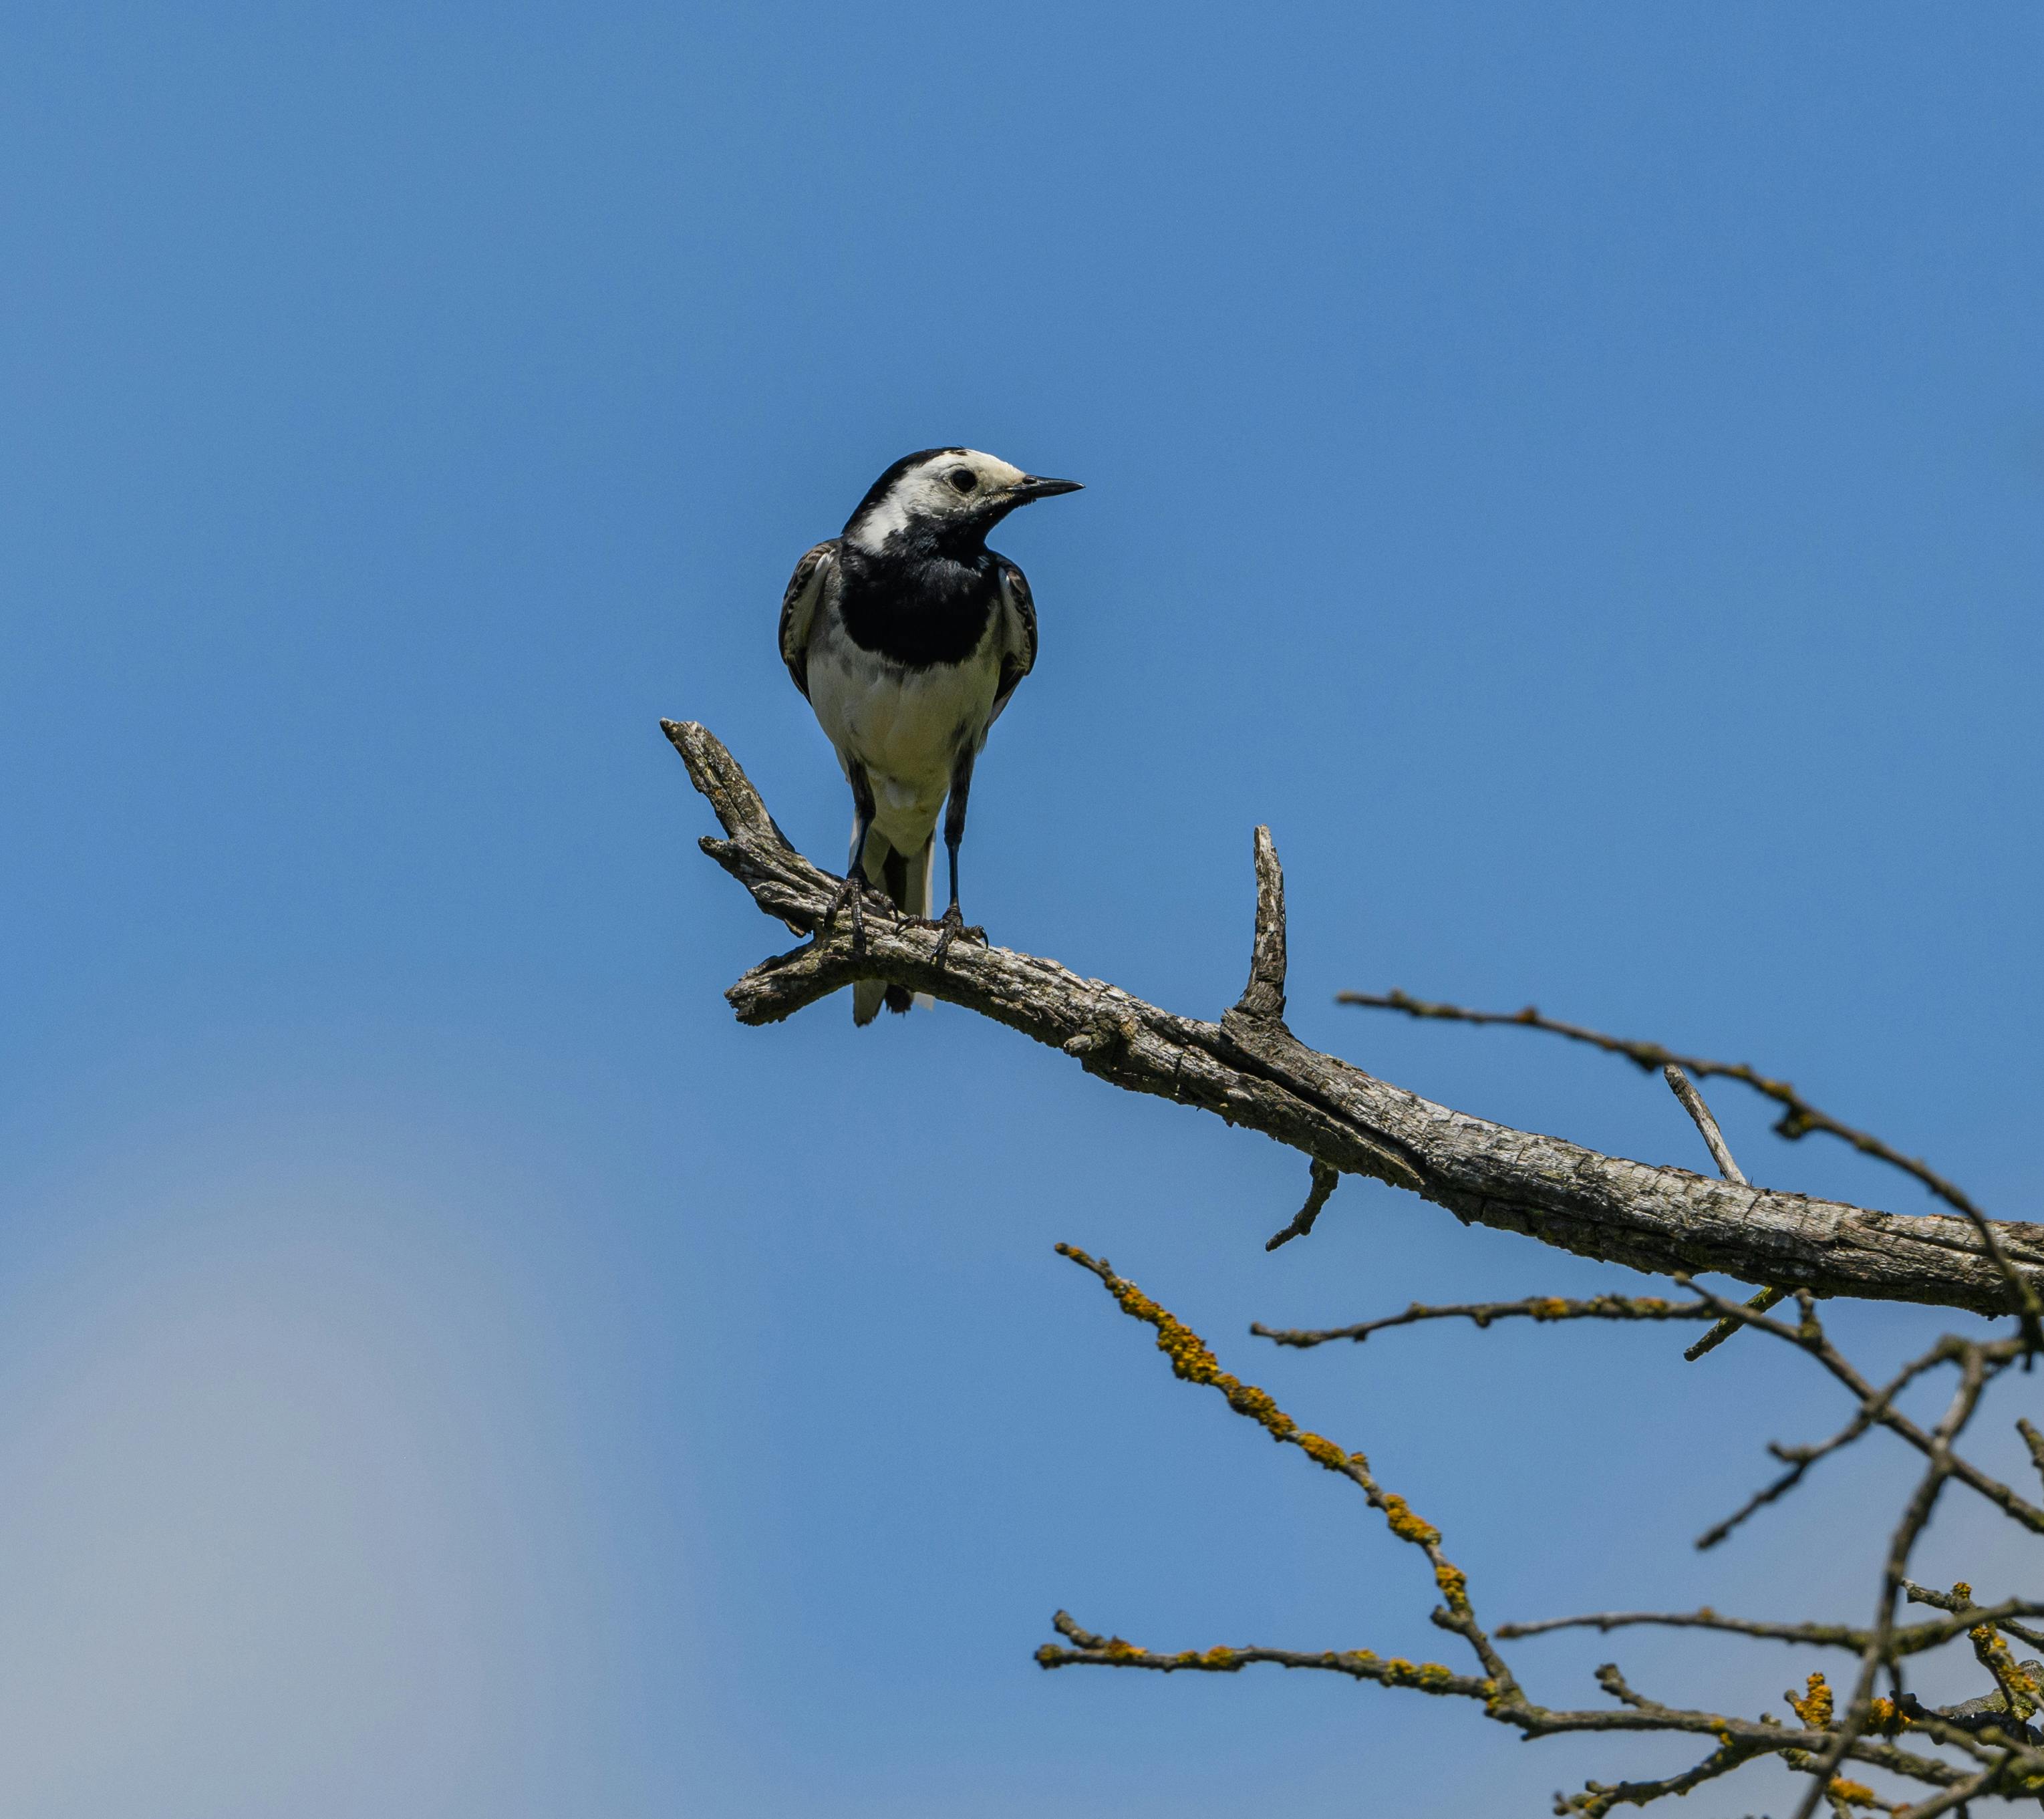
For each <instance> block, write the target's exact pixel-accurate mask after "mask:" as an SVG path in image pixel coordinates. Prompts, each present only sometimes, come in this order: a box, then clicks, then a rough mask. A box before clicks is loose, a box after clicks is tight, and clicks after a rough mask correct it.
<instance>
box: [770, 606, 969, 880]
mask: <svg viewBox="0 0 2044 1819" xmlns="http://www.w3.org/2000/svg"><path fill="white" fill-rule="evenodd" d="M991 631H992V627H990V626H989V633H991ZM998 675H999V671H998V668H997V664H996V663H995V662H994V660H993V640H992V638H991V636H989V637H988V639H986V640H985V641H983V642H982V644H981V646H980V648H979V649H978V650H977V651H975V652H974V653H973V654H972V656H970V657H968V658H967V659H966V660H965V661H964V662H963V663H955V664H949V663H939V664H936V665H934V666H932V667H931V668H928V669H924V670H910V669H905V668H903V667H901V665H900V664H899V663H890V662H889V661H888V660H886V658H884V657H880V656H875V655H874V653H873V652H870V651H864V650H861V649H860V648H859V646H857V645H856V644H853V643H852V641H851V640H850V639H849V638H848V637H847V636H845V635H844V633H843V630H842V629H840V628H839V627H838V626H837V625H835V624H827V625H819V626H818V627H817V628H816V635H815V636H813V638H812V639H811V640H810V644H809V702H810V705H811V706H813V707H814V708H815V709H816V718H817V720H818V721H820V723H821V725H822V726H823V729H824V733H826V734H827V735H828V736H829V739H830V742H831V744H832V745H834V746H835V747H836V748H837V756H838V762H839V763H840V764H842V765H843V766H845V767H846V768H847V773H848V772H849V770H850V767H851V765H852V764H853V763H859V765H861V766H863V767H864V769H865V771H866V776H867V778H868V779H869V780H870V782H871V783H872V785H873V796H874V807H875V810H876V813H875V815H874V825H875V826H876V827H878V829H880V831H881V832H882V833H883V834H885V835H886V836H887V841H888V844H889V845H890V846H892V847H893V848H894V850H895V851H896V852H909V853H913V852H920V850H921V848H922V845H923V843H924V841H925V840H928V838H929V837H930V833H931V830H932V829H933V828H935V827H936V823H937V816H938V814H939V812H940V811H941V810H942V809H943V802H944V797H945V794H947V791H948V790H950V788H951V771H952V769H953V767H954V766H955V764H956V763H957V761H958V758H959V753H960V752H965V751H969V750H975V749H977V748H978V746H979V744H981V743H982V741H983V740H985V737H986V728H987V722H988V721H989V719H990V718H991V717H992V716H993V690H994V686H995V683H996V682H997V679H998Z"/></svg>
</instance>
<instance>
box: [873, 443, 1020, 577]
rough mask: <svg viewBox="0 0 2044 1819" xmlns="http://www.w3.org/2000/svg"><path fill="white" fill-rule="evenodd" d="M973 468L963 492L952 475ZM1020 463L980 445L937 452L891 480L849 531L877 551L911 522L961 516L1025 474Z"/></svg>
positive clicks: (926, 521) (930, 521)
mask: <svg viewBox="0 0 2044 1819" xmlns="http://www.w3.org/2000/svg"><path fill="white" fill-rule="evenodd" d="M959 473H970V475H972V476H973V482H974V484H973V486H972V488H971V490H970V491H967V492H962V491H960V490H959V488H958V487H957V486H955V484H954V483H952V479H951V476H952V475H955V474H959ZM1027 477H1028V476H1027V475H1024V472H1023V471H1022V470H1021V469H1020V467H1010V466H1009V464H1008V463H1006V462H1005V461H1003V460H1001V459H1000V458H999V457H998V456H993V455H982V454H981V453H980V452H979V451H978V449H976V448H967V449H963V450H961V451H959V452H954V453H950V454H944V455H933V456H931V458H930V459H929V460H927V461H925V462H924V463H922V464H921V466H920V467H911V468H910V469H909V471H908V472H907V473H905V474H904V475H902V476H901V478H900V479H898V480H897V481H896V482H895V483H894V484H893V486H890V487H889V489H888V490H887V492H886V495H885V497H883V498H882V499H881V500H880V502H878V504H877V505H875V506H872V507H871V508H870V509H869V510H867V511H866V512H865V513H863V514H862V515H861V517H859V521H858V522H857V523H856V524H855V525H854V526H853V527H852V529H851V533H850V534H851V541H852V542H854V543H855V544H857V545H858V546H859V548H861V549H863V550H867V551H872V552H877V551H878V550H879V549H880V548H882V545H883V544H886V541H887V540H888V539H889V537H890V536H894V535H896V534H897V533H898V532H901V531H903V530H905V529H908V527H909V524H910V523H911V522H912V521H913V522H921V523H924V524H929V523H933V522H934V523H941V522H943V520H945V519H947V518H957V517H966V515H967V514H969V513H971V512H972V511H974V510H976V509H977V508H978V506H980V505H982V503H983V502H985V498H986V495H987V494H989V493H991V492H1001V491H1005V490H1006V489H1007V488H1009V487H1010V486H1014V485H1015V484H1016V483H1017V482H1018V481H1020V480H1023V479H1026V478H1027Z"/></svg>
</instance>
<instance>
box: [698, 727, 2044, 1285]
mask: <svg viewBox="0 0 2044 1819" xmlns="http://www.w3.org/2000/svg"><path fill="white" fill-rule="evenodd" d="M661 725H662V727H663V729H664V730H665V731H666V733H667V736H668V738H669V739H670V740H672V741H673V743H674V747H675V749H676V750H677V751H678V752H680V754H681V756H682V760H683V761H684V762H685V763H686V764H687V766H688V768H689V775H690V778H691V779H692V780H693V781H694V784H695V786H696V787H697V789H698V790H701V792H702V794H703V795H704V796H705V798H708V800H709V804H710V806H711V807H712V809H713V810H715V812H716V814H717V819H718V821H720V823H721V824H722V825H723V828H724V835H725V837H724V838H723V839H721V840H719V839H714V838H706V839H705V840H703V841H702V843H701V845H702V848H703V851H704V852H706V853H708V854H709V856H710V857H711V858H713V859H714V860H716V861H717V863H718V864H719V865H720V866H722V867H724V870H725V871H728V872H729V873H730V874H731V875H732V877H734V878H736V879H737V880H738V881H739V883H741V884H742V885H743V886H745V888H746V890H747V891H749V892H750V893H751V896H752V898H753V900H754V902H755V903H757V904H758V905H759V908H760V909H762V910H763V911H765V912H766V913H767V914H768V915H770V916H773V917H777V918H778V919H779V920H780V921H783V922H785V923H786V924H787V925H789V926H790V928H792V929H795V930H796V931H797V932H798V933H805V934H813V933H814V931H815V930H816V929H817V928H818V927H819V926H820V925H821V923H822V921H823V918H824V911H825V909H826V908H827V907H828V905H829V902H830V900H831V898H832V894H833V893H834V892H835V890H836V888H837V884H838V880H837V879H836V877H835V876H834V875H832V874H831V873H828V872H826V871H823V870H822V869H820V867H817V866H815V865H813V864H812V863H810V862H809V860H806V859H805V858H804V857H803V856H801V854H800V853H799V852H797V851H796V850H795V848H794V847H793V845H792V844H790V841H789V840H788V839H787V838H786V836H785V835H783V834H782V832H781V830H780V829H779V828H778V826H776V825H774V819H773V817H772V816H771V815H770V814H769V813H767V806H766V804H765V803H764V802H763V801H762V800H761V799H760V797H759V792H758V791H757V790H755V789H754V788H753V786H752V784H751V782H750V780H749V779H747V777H746V775H745V773H744V772H743V771H742V770H741V769H740V767H739V766H738V763H737V762H736V760H734V759H733V758H732V756H731V754H730V753H729V752H728V751H726V750H725V749H724V746H723V745H722V744H720V742H719V741H718V740H717V738H716V736H714V735H713V733H710V732H709V730H708V729H706V728H705V727H702V726H700V725H696V724H694V723H693V722H690V723H686V724H677V723H675V722H674V721H662V722H661ZM1255 861H1256V875H1257V910H1258V914H1257V928H1256V936H1255V941H1254V952H1253V959H1252V963H1251V972H1250V979H1249V983H1248V985H1247V987H1246V988H1245V990H1243V994H1242V997H1241V998H1240V999H1239V1001H1238V1002H1236V1004H1235V1006H1233V1007H1232V1008H1231V1009H1228V1011H1226V1012H1225V1013H1223V1015H1222V1017H1221V1018H1220V1021H1218V1022H1217V1023H1210V1022H1206V1021H1202V1020H1201V1019H1198V1018H1196V1017H1181V1016H1179V1015H1178V1014H1177V1013H1174V1012H1170V1011H1167V1010H1164V1009H1161V1008H1159V1007H1158V1006H1155V1005H1151V1004H1147V1003H1145V1002H1143V1000H1142V999H1140V998H1136V997H1135V996H1133V995H1132V994H1130V993H1128V992H1125V991H1124V990H1121V989H1120V987H1119V986H1113V985H1110V984H1107V983H1104V982H1102V981H1101V980H1099V979H1084V978H1082V977H1080V976H1079V975H1077V974H1075V973H1073V972H1071V971H1069V970H1068V969H1067V968H1066V967H1062V966H1061V965H1059V964H1058V963H1057V962H1056V961H1055V960H1051V959H1043V958H1039V957H1038V956H1032V955H1029V954H1024V953H1018V952H1013V951H1012V950H1010V949H1009V948H997V947H990V946H989V947H982V946H978V945H977V944H967V943H966V942H962V941H955V942H953V943H952V944H951V946H950V947H949V948H948V949H947V951H946V952H944V953H943V956H942V958H941V959H939V955H938V935H937V933H936V931H935V930H933V929H929V928H928V927H916V926H913V925H909V924H908V923H906V922H895V921H891V920H890V919H889V918H888V917H886V916H884V915H882V914H878V913H875V914H869V915H868V916H867V917H866V919H865V921H866V929H865V938H864V941H863V944H859V943H858V942H857V941H856V940H855V937H854V935H853V933H852V931H851V929H849V928H847V927H844V926H842V923H843V921H844V919H843V918H841V919H840V924H841V925H840V926H839V927H837V928H835V929H832V931H831V933H828V935H826V936H824V937H823V938H821V939H820V940H811V941H810V942H809V944H807V945H806V946H804V947H801V948H797V949H795V950H794V951H793V952H790V953H787V954H782V955H778V956H775V957H774V958H773V959H768V960H766V961H763V962H762V963H760V964H759V966H756V967H753V968H752V970H751V971H749V972H747V974H746V975H744V976H743V978H742V979H740V980H739V981H738V982H737V983H736V984H735V985H733V986H732V987H731V988H730V990H728V992H727V993H726V994H725V996H726V997H727V998H728V999H729V1000H730V1002H731V1004H732V1008H733V1009H735V1010H736V1013H737V1014H738V1018H739V1021H740V1022H742V1023H747V1024H766V1023H775V1022H778V1021H781V1020H782V1018H784V1017H790V1016H792V1015H793V1014H794V1013H795V1012H797V1011H798V1010H800V1009H802V1008H803V1007H804V1006H806V1005H809V1004H813V1003H814V1002H816V1000H817V999H819V998H824V997H825V996H827V995H828V994H830V993H832V992H834V991H836V990H839V989H840V987H842V986H847V985H849V984H850V983H851V982H852V981H853V980H855V979H866V978H877V979H886V980H888V981H889V983H893V984H897V985H901V986H907V987H908V988H909V990H912V991H917V992H926V993H928V994H930V995H932V997H935V998H942V999H944V1000H945V1001H946V1002H949V1003H952V1004H956V1005H960V1006H964V1007H965V1008H966V1009H970V1010H975V1011H978V1013H980V1014H981V1015H982V1016H984V1017H991V1018H992V1019H993V1020H994V1021H996V1022H997V1023H1002V1024H1005V1025H1007V1026H1008V1027H1009V1028H1010V1029H1016V1030H1020V1032H1021V1033H1023V1034H1024V1035H1026V1036H1030V1037H1031V1038H1032V1039H1033V1040H1036V1041H1039V1042H1042V1043H1044V1044H1047V1045H1048V1046H1050V1047H1051V1048H1057V1049H1059V1050H1061V1051H1062V1052H1064V1053H1065V1054H1067V1055H1070V1056H1072V1057H1073V1058H1074V1059H1076V1060H1077V1061H1078V1063H1080V1065H1081V1066H1082V1067H1085V1070H1086V1071H1088V1072H1089V1073H1090V1074H1093V1075H1097V1076H1098V1077H1099V1078H1100V1079H1104V1080H1106V1081H1108V1082H1109V1083H1111V1084H1112V1085H1115V1086H1121V1087H1124V1088H1125V1089H1127V1090H1129V1091H1131V1092H1140V1093H1150V1094H1156V1095H1157V1096H1158V1097H1160V1098H1167V1099H1172V1100H1175V1101H1177V1102H1178V1103H1180V1104H1181V1105H1189V1106H1197V1107H1198V1108H1199V1109H1201V1110H1204V1111H1208V1112H1212V1113H1214V1114H1215V1115H1216V1116H1217V1117H1221V1118H1223V1119H1224V1120H1226V1121H1228V1123H1230V1124H1234V1125H1246V1126H1247V1127H1249V1128H1250V1129H1254V1130H1259V1131H1262V1133H1264V1134H1265V1135H1266V1136H1270V1137H1272V1138H1274V1139H1275V1140H1277V1142H1279V1143H1282V1144H1287V1145H1289V1147H1290V1148H1293V1149H1296V1150H1298V1151H1299V1152H1301V1153H1302V1154H1303V1155H1304V1156H1308V1157H1309V1158H1311V1159H1313V1160H1314V1161H1316V1162H1319V1163H1324V1165H1325V1166H1326V1167H1329V1168H1332V1169H1335V1170H1336V1171H1339V1172H1340V1173H1342V1174H1345V1175H1370V1176H1374V1177H1375V1178H1376V1179H1378V1180H1381V1181H1385V1182H1389V1183H1391V1184H1392V1185H1393V1186H1397V1187H1402V1188H1404V1189H1406V1190H1409V1191H1411V1192H1412V1193H1416V1194H1420V1195H1421V1196H1422V1197H1423V1198H1425V1199H1427V1200H1429V1201H1431V1202H1434V1203H1435V1205H1437V1206H1443V1207H1446V1208H1447V1209H1448V1210H1449V1211H1450V1213H1454V1216H1455V1217H1457V1218H1458V1219H1459V1220H1461V1221H1462V1222H1463V1223H1464V1224H1465V1225H1470V1224H1474V1225H1488V1226H1491V1227H1493V1228H1495V1229H1498V1230H1500V1231H1508V1232H1518V1233H1523V1234H1525V1235H1526V1236H1530V1237H1534V1238H1537V1239H1539V1240H1541V1241H1542V1242H1543V1243H1544V1244H1553V1245H1556V1246H1558V1247H1559V1248H1562V1249H1564V1250H1568V1251H1573V1252H1577V1254H1578V1255H1580V1256H1588V1257H1595V1258H1597V1259H1601V1260H1603V1261H1604V1262H1608V1263H1622V1264H1625V1265H1627V1266H1629V1267H1633V1268H1635V1269H1642V1270H1647V1271H1656V1272H1661V1273H1669V1272H1673V1271H1691V1272H1694V1271H1719V1272H1722V1273H1723V1274H1725V1275H1731V1276H1734V1277H1736V1278H1738V1279H1740V1280H1742V1281H1744V1282H1749V1283H1756V1284H1774V1285H1779V1286H1787V1287H1792V1288H1804V1289H1808V1290H1811V1291H1812V1293H1814V1294H1820V1295H1850V1296H1858V1297H1861V1298H1867V1299H1872V1300H1881V1301H1908V1302H1926V1303H1929V1304H1931V1305H1933V1306H1946V1307H1955V1308H1964V1309H1971V1310H1972V1311H1973V1312H1976V1313H1987V1314H2004V1313H2015V1311H2017V1298H2016V1295H2015V1292H2014V1291H2013V1290H2012V1289H2011V1286H2010V1284H2009V1282H2008V1280H2007V1279H2004V1277H2003V1276H2002V1275H2000V1272H1999V1271H1997V1270H1996V1266H1995V1263H1994V1261H1993V1260H1992V1259H1991V1258H1990V1257H1989V1256H1988V1255H1987V1254H1986V1252H1985V1250H1984V1247H1983V1244H1982V1242H1981V1236H1980V1234H1979V1233H1977V1231H1976V1230H1975V1229H1974V1228H1973V1225H1971V1224H1970V1223H1969V1221H1967V1220H1965V1219H1960V1218H1952V1217H1946V1216H1942V1215H1935V1214H1928V1215H1921V1216H1915V1217H1904V1216H1900V1215H1897V1214H1894V1213H1883V1212H1878V1211H1874V1210H1871V1209H1866V1208H1863V1207H1858V1206H1850V1205H1848V1204H1846V1203H1845V1202H1838V1201H1831V1200H1820V1199H1813V1198H1808V1197H1807V1196H1805V1195H1802V1194H1781V1193H1775V1192H1772V1191H1769V1190H1766V1189H1764V1188H1756V1187H1753V1186H1748V1185H1745V1184H1742V1183H1733V1182H1729V1181H1723V1180H1712V1179H1708V1178H1707V1177H1705V1176H1703V1175H1696V1174H1693V1173H1692V1172H1691V1171H1689V1170H1688V1169H1684V1168H1657V1167H1650V1166H1649V1165H1647V1164H1646V1163H1638V1162H1631V1161H1627V1160H1626V1159H1623V1158H1622V1157H1617V1156H1605V1155H1603V1154H1601V1153H1600V1152H1597V1151H1596V1150H1593V1149H1588V1148H1584V1147H1583V1146H1582V1145H1581V1144H1572V1143H1569V1142H1567V1141H1566V1140H1563V1139H1562V1138H1559V1137H1552V1136H1543V1135H1541V1134H1539V1133H1535V1132H1532V1131H1523V1130H1517V1129H1513V1128H1512V1126H1510V1125H1500V1124H1496V1123H1493V1122H1492V1121H1490V1120H1489V1119H1485V1118H1479V1117H1473V1116H1471V1115H1470V1113H1466V1112H1459V1111H1456V1110H1454V1109H1450V1107H1448V1106H1439V1105H1435V1103H1433V1102H1431V1101H1430V1100H1427V1099H1424V1098H1421V1097H1420V1095H1419V1094H1416V1093H1412V1092H1408V1091H1407V1090H1404V1088H1402V1087H1400V1086H1393V1085H1392V1084H1391V1083H1389V1082H1388V1081H1385V1080H1380V1079H1377V1078H1375V1077H1374V1075H1370V1074H1368V1073H1366V1072H1365V1071H1363V1070H1362V1068H1360V1067H1355V1066H1353V1065H1352V1064H1351V1063H1348V1062H1346V1061H1343V1060H1340V1059H1338V1058H1336V1057H1335V1056H1331V1055H1326V1054H1323V1053H1321V1052H1319V1051H1317V1050H1315V1049H1312V1048H1308V1047H1307V1046H1306V1045H1305V1044H1304V1043H1301V1041H1299V1040H1297V1038H1296V1037H1295V1036H1293V1034H1292V1033H1291V1031H1290V1030H1289V1029H1288V1028H1287V1027H1286V1025H1285V1021H1284V1002H1285V1000H1284V977H1285V923H1284V894H1283V883H1282V875H1281V872H1280V871H1279V870H1278V865H1277V853H1276V852H1275V850H1274V848H1272V846H1271V845H1270V837H1269V835H1268V833H1266V832H1265V831H1263V830H1261V829H1259V830H1258V838H1257V841H1256V847H1255ZM1990 1224H1991V1227H1992V1231H1993V1233H1994V1236H1995V1237H1996V1240H1997V1241H1998V1242H1999V1244H2000V1246H2001V1248H2003V1250H2004V1252H2005V1253H2006V1255H2007V1256H2008V1259H2010V1261H2011V1264H2012V1265H2013V1266H2014V1267H2015V1269H2017V1270H2019V1271H2021V1272H2022V1273H2023V1276H2024V1277H2026V1278H2027V1279H2030V1280H2031V1281H2032V1282H2033V1283H2034V1282H2035V1281H2037V1280H2038V1277H2039V1274H2040V1272H2044V1226H2040V1225H2034V1224H2032V1223H2030V1222H2028V1221H2012V1220H2011V1221H1992V1222H1990Z"/></svg>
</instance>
